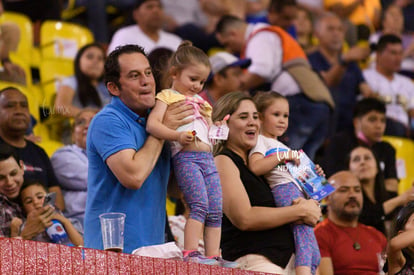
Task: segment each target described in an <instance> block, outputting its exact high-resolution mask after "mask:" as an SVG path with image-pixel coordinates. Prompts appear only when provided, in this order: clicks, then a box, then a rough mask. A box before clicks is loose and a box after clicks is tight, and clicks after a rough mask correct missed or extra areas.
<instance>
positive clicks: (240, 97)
mask: <svg viewBox="0 0 414 275" xmlns="http://www.w3.org/2000/svg"><path fill="white" fill-rule="evenodd" d="M244 100H249V101H251V102H252V103H253V104H255V103H254V101H253V98H252V97H251V96H250V95H247V94H245V93H243V92H231V93H228V94H225V95H224V96H222V97H220V98H219V100H217V102H216V104H214V107H213V113H212V114H211V119H212V120H213V122H216V121H220V120H223V118H224V117H225V116H226V115H230V116H231V115H232V114H233V113H234V112H235V111H236V110H237V109H238V108H239V106H240V103H241V102H242V101H244ZM255 105H256V104H255ZM225 145H226V141H222V142H217V144H215V145H214V146H213V154H214V155H215V156H216V155H217V154H218V153H220V152H221V150H223V149H224V147H225Z"/></svg>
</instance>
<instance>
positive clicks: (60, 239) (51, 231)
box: [46, 220, 72, 245]
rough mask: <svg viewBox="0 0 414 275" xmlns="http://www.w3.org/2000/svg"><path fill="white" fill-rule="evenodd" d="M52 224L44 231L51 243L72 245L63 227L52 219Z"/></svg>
mask: <svg viewBox="0 0 414 275" xmlns="http://www.w3.org/2000/svg"><path fill="white" fill-rule="evenodd" d="M52 223H53V224H52V225H51V226H49V227H48V228H47V229H46V233H47V235H48V236H49V238H50V239H51V240H52V242H53V243H58V244H65V245H72V243H71V242H70V240H69V236H68V234H67V233H66V231H65V228H64V227H63V225H62V224H61V223H60V221H58V220H52Z"/></svg>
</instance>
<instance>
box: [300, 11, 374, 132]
mask: <svg viewBox="0 0 414 275" xmlns="http://www.w3.org/2000/svg"><path fill="white" fill-rule="evenodd" d="M315 35H316V37H317V38H318V40H319V45H318V47H317V50H316V51H315V52H313V53H311V54H309V55H308V58H309V62H310V63H311V65H312V68H313V69H314V70H315V71H317V72H319V73H320V75H321V76H322V79H323V80H324V81H325V84H326V86H328V88H329V90H330V92H331V94H332V97H333V99H334V101H335V107H336V108H335V110H334V115H333V123H332V129H331V134H333V133H336V132H338V131H341V130H342V131H343V130H351V129H352V112H350V110H353V109H354V107H355V105H356V102H357V97H358V96H359V95H362V96H364V97H369V96H372V95H373V92H372V90H371V89H370V87H369V86H368V84H367V83H366V82H365V80H364V77H363V76H362V72H361V70H360V69H359V67H358V62H360V61H362V60H364V59H366V58H367V57H368V55H369V48H368V47H360V46H354V47H352V48H350V49H349V50H348V51H345V52H342V49H343V46H344V44H345V26H344V25H343V24H342V21H341V20H340V18H339V17H338V16H337V15H336V14H334V13H327V14H325V15H322V16H320V17H319V18H318V19H317V21H316V24H315Z"/></svg>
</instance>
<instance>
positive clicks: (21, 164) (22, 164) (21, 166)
mask: <svg viewBox="0 0 414 275" xmlns="http://www.w3.org/2000/svg"><path fill="white" fill-rule="evenodd" d="M18 164H19V166H20V168H21V169H22V171H23V172H24V162H23V161H22V160H19V163H18Z"/></svg>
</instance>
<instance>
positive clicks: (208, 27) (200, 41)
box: [175, 0, 246, 52]
mask: <svg viewBox="0 0 414 275" xmlns="http://www.w3.org/2000/svg"><path fill="white" fill-rule="evenodd" d="M176 2H178V1H176ZM198 2H199V4H200V7H201V11H202V12H203V14H204V15H205V17H206V22H205V23H204V22H203V19H201V20H199V21H202V22H203V26H202V27H200V26H198V25H196V24H185V25H182V26H180V27H178V28H176V30H175V33H176V34H177V35H178V36H180V37H181V38H182V39H183V40H190V41H192V42H193V44H194V46H196V47H198V48H200V49H202V50H203V51H205V52H208V51H209V50H210V49H212V48H216V47H220V46H221V45H220V43H219V42H218V41H217V39H216V37H215V34H214V31H215V28H216V25H217V22H218V21H219V20H220V18H221V17H222V16H223V15H226V14H231V15H234V16H237V17H240V18H244V17H245V15H246V5H245V4H246V0H199V1H198Z"/></svg>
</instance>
